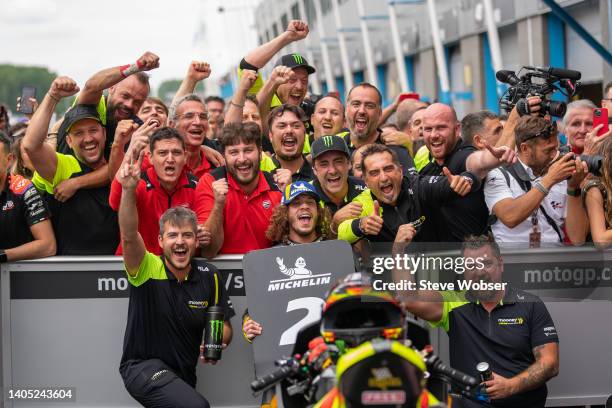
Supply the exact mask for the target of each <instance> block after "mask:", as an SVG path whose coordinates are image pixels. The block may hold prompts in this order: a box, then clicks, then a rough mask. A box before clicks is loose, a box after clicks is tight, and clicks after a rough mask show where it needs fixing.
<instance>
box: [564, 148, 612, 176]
mask: <svg viewBox="0 0 612 408" xmlns="http://www.w3.org/2000/svg"><path fill="white" fill-rule="evenodd" d="M566 154H573V153H572V151H571V148H570V147H569V146H567V145H566V146H561V147H560V148H559V156H558V157H557V160H559V159H560V158H561V157H563V156H565V155H566ZM576 158H577V159H580V160H582V161H583V162H585V163H586V164H587V167H588V168H589V173H591V174H592V175H594V176H597V177H601V167H602V166H603V159H604V158H603V156H600V155H598V154H594V155H586V154H581V155H576Z"/></svg>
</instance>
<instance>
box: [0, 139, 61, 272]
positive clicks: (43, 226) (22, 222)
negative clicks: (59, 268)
mask: <svg viewBox="0 0 612 408" xmlns="http://www.w3.org/2000/svg"><path fill="white" fill-rule="evenodd" d="M11 160H12V154H11V148H10V141H9V140H8V138H7V137H6V136H5V135H4V133H3V132H1V131H0V263H3V262H8V261H19V260H23V259H34V258H41V257H45V256H53V255H55V251H56V243H55V235H54V234H53V228H52V227H51V221H50V220H49V217H50V214H49V210H48V209H47V206H46V204H45V202H44V201H43V199H42V197H41V196H40V194H39V193H38V191H37V190H36V188H35V187H34V185H33V184H32V182H31V181H30V180H28V179H26V178H23V177H21V176H17V175H12V174H9V173H8V168H9V166H10V164H11Z"/></svg>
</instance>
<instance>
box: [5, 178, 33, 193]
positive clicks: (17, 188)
mask: <svg viewBox="0 0 612 408" xmlns="http://www.w3.org/2000/svg"><path fill="white" fill-rule="evenodd" d="M31 185H32V184H31V181H30V180H28V179H27V178H25V177H21V176H11V183H10V187H9V188H10V190H11V191H12V192H13V193H14V194H23V192H24V191H26V190H27V189H28V187H30V186H31Z"/></svg>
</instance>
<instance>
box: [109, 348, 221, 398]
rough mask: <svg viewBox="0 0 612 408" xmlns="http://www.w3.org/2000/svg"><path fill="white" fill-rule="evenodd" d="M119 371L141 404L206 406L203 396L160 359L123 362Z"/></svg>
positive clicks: (129, 389) (126, 386)
mask: <svg viewBox="0 0 612 408" xmlns="http://www.w3.org/2000/svg"><path fill="white" fill-rule="evenodd" d="M119 371H120V373H121V377H123V383H124V384H125V388H126V389H127V391H128V392H129V393H130V395H131V396H132V397H133V398H134V399H135V400H136V401H138V402H139V403H141V404H142V406H144V407H147V408H148V407H151V408H170V407H175V408H178V407H180V408H209V407H210V404H209V403H208V401H207V400H206V398H204V397H203V396H202V395H201V394H200V393H198V392H197V391H196V390H195V388H193V387H192V386H191V385H189V384H188V383H187V382H185V381H184V380H183V379H181V378H179V377H178V376H177V375H176V374H175V373H174V372H173V371H172V370H171V369H170V367H168V366H167V365H166V364H165V363H164V362H163V361H161V360H158V359H150V360H140V361H134V360H131V361H127V362H125V363H123V364H122V365H121V367H120V369H119Z"/></svg>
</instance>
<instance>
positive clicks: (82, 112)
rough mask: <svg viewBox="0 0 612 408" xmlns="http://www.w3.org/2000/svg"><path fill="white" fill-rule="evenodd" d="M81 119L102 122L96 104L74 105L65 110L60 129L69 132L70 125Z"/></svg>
mask: <svg viewBox="0 0 612 408" xmlns="http://www.w3.org/2000/svg"><path fill="white" fill-rule="evenodd" d="M83 119H93V120H95V121H97V122H98V123H100V124H102V121H101V120H100V115H99V114H98V109H97V108H96V105H75V106H74V107H73V108H72V109H70V110H69V111H68V112H66V115H65V116H64V122H63V123H62V129H65V132H66V133H69V132H70V128H71V127H72V125H74V124H75V123H77V122H78V121H79V120H83Z"/></svg>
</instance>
